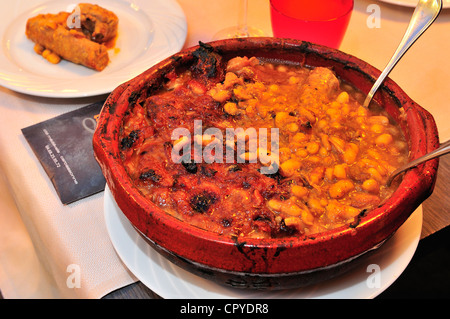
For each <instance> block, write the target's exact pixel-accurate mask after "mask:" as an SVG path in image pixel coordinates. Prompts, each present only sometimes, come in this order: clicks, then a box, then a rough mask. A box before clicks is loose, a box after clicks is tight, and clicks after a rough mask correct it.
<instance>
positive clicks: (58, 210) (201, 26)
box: [0, 0, 450, 298]
mask: <svg viewBox="0 0 450 319" xmlns="http://www.w3.org/2000/svg"><path fill="white" fill-rule="evenodd" d="M2 1H5V0H2ZM44 2H45V1H44ZM8 3H9V2H8ZM179 3H180V5H181V6H182V8H183V10H184V12H185V14H186V17H187V22H188V37H187V40H186V44H185V47H189V46H192V45H195V44H197V43H198V41H199V40H201V41H209V40H210V39H211V38H212V36H213V34H214V33H215V32H216V31H218V30H220V29H222V28H225V27H228V26H230V25H233V24H235V23H236V22H237V16H236V10H237V3H238V1H236V0H233V1H208V0H179ZM268 3H269V1H267V0H249V19H248V21H249V24H250V25H252V26H255V27H259V28H261V29H262V30H263V31H264V32H265V33H266V34H267V35H269V36H270V35H271V29H270V15H269V6H268ZM371 4H375V5H377V6H378V7H379V8H380V13H381V25H380V28H369V27H368V24H367V19H368V18H370V15H371V14H372V13H373V12H367V9H368V8H369V5H371ZM412 11H413V9H411V8H407V7H402V6H396V5H390V4H386V3H384V2H379V1H373V0H356V1H355V9H354V12H353V14H352V18H351V21H350V25H349V29H348V31H347V34H346V36H345V38H344V41H343V43H342V46H341V50H343V51H345V52H347V53H350V54H353V55H355V56H357V57H359V58H361V59H363V60H365V61H367V62H369V63H371V64H372V65H374V66H375V67H377V68H379V69H382V68H383V67H384V66H385V64H386V63H387V61H388V60H389V58H390V57H391V55H392V53H393V52H394V51H395V49H396V47H397V45H398V43H399V42H400V39H401V37H402V36H403V33H404V31H405V30H406V26H407V24H408V22H409V19H410V17H411V14H412ZM14 13H15V14H17V12H15V11H14ZM122 36H124V35H122ZM448 52H450V9H449V10H444V11H443V12H442V13H441V16H440V17H439V18H438V20H437V21H436V22H435V24H434V25H432V26H431V28H430V29H429V30H428V31H427V32H426V33H425V34H424V35H423V36H422V37H421V38H420V39H419V40H418V41H417V43H416V44H415V45H414V46H413V47H412V48H411V49H410V51H408V52H407V54H406V55H405V56H404V58H403V59H402V60H401V61H400V63H399V64H398V65H397V66H396V68H395V69H394V70H393V72H392V73H391V78H392V79H393V80H394V81H396V82H397V83H398V84H399V85H400V86H401V87H402V88H403V89H404V90H405V91H406V92H407V93H408V94H409V95H410V96H411V97H412V98H413V99H414V100H415V101H416V102H417V103H419V104H420V105H422V106H423V107H425V108H426V109H427V110H429V111H430V112H431V113H432V114H433V115H434V117H435V120H436V122H437V125H438V129H439V131H440V137H441V140H445V139H448V138H449V137H450V125H449V123H450V115H449V107H448V106H447V105H448V100H449V99H448V97H449V94H450V62H449V59H450V56H449V54H448ZM149 67H150V66H149ZM0 72H1V70H0ZM118 84H119V83H118ZM101 98H104V97H93V98H82V99H70V100H66V99H48V98H39V97H32V96H27V95H23V94H19V93H15V92H13V91H11V90H8V89H6V88H2V87H0V130H1V131H0V150H1V155H0V290H1V292H2V294H3V296H4V297H5V298H100V297H102V296H104V295H105V294H107V293H109V292H111V291H113V290H114V289H117V288H120V287H123V286H125V285H127V284H130V283H132V282H134V281H136V278H135V277H134V276H133V275H132V274H131V273H130V272H129V271H128V270H127V268H126V267H125V266H124V264H123V263H122V261H121V260H120V258H118V256H117V255H116V253H115V251H114V248H113V246H112V244H111V242H110V239H109V236H108V233H107V229H106V226H105V223H104V217H103V193H99V194H96V195H94V196H91V197H89V198H86V199H84V200H81V201H78V202H76V203H73V204H71V205H67V206H63V205H62V204H61V202H60V201H59V198H58V196H57V194H56V192H55V190H54V188H53V185H52V184H51V182H50V180H49V179H48V177H47V175H46V174H45V172H44V170H43V168H42V167H41V166H40V164H39V162H38V160H37V159H36V157H35V156H34V154H33V152H32V151H31V148H30V147H29V145H28V144H27V142H26V140H25V138H24V137H23V135H22V133H21V129H22V128H24V127H27V126H29V125H32V124H35V123H38V122H41V121H43V120H46V119H49V118H52V117H54V116H57V115H59V114H62V113H64V112H68V111H71V110H74V109H76V108H79V107H81V106H85V105H88V104H90V103H91V102H95V101H97V100H99V99H101ZM74 276H78V277H74ZM74 278H75V281H74ZM77 279H80V281H79V282H78V281H76V280H77Z"/></svg>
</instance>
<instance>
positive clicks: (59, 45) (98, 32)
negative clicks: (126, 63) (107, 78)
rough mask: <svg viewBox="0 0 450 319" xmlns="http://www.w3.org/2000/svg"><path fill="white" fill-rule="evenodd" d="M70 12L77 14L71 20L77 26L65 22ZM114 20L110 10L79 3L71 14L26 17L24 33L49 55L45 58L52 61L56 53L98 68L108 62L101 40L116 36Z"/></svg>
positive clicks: (105, 40)
mask: <svg viewBox="0 0 450 319" xmlns="http://www.w3.org/2000/svg"><path fill="white" fill-rule="evenodd" d="M74 14H79V15H80V16H79V17H76V19H75V21H80V25H79V28H70V27H69V26H71V24H69V25H68V21H70V20H71V19H72V18H73V16H74ZM77 19H78V20H77ZM118 22H119V20H118V18H117V16H116V15H115V14H114V13H112V12H111V11H108V10H106V9H103V8H101V7H99V6H97V5H90V4H80V5H79V6H78V7H77V8H76V9H75V11H73V12H72V13H69V12H60V13H58V14H39V15H37V16H35V17H33V18H30V19H28V21H27V25H26V35H27V37H28V38H29V39H30V40H32V41H33V42H35V43H36V44H37V45H38V46H39V49H35V51H36V52H42V53H44V52H47V54H46V55H45V57H47V56H48V57H50V59H49V58H47V59H48V60H49V61H50V62H52V63H55V62H57V61H58V60H57V59H55V55H57V56H59V57H61V58H63V59H65V60H68V61H71V62H73V63H77V64H81V65H84V66H86V67H89V68H91V69H94V70H97V71H102V70H103V69H105V67H106V66H107V65H108V63H109V56H108V50H107V47H106V46H105V43H106V42H107V41H110V40H112V39H114V38H115V37H116V36H117V27H118ZM43 56H44V55H43Z"/></svg>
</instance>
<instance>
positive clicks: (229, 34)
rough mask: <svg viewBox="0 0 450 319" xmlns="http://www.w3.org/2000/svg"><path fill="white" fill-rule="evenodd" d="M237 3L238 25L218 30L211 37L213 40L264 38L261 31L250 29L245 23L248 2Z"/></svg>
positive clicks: (246, 0) (240, 0)
mask: <svg viewBox="0 0 450 319" xmlns="http://www.w3.org/2000/svg"><path fill="white" fill-rule="evenodd" d="M239 2H240V3H239V10H238V12H239V15H238V25H237V26H234V27H228V28H225V29H223V30H220V31H219V32H217V33H216V34H215V35H214V36H213V40H221V39H230V38H247V37H261V36H264V32H263V31H261V30H260V29H257V28H254V27H251V26H249V25H248V23H247V16H248V0H239Z"/></svg>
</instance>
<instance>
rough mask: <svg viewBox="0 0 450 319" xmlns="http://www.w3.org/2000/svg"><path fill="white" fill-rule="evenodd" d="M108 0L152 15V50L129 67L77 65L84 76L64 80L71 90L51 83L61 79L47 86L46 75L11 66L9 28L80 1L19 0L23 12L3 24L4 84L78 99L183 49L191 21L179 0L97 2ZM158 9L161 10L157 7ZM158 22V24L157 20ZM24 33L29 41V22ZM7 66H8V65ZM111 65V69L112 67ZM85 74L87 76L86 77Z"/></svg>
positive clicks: (0, 74)
mask: <svg viewBox="0 0 450 319" xmlns="http://www.w3.org/2000/svg"><path fill="white" fill-rule="evenodd" d="M108 2H110V3H114V4H115V5H117V6H121V5H122V6H129V11H133V10H134V11H136V12H138V13H139V14H142V15H146V16H148V18H149V20H150V23H152V27H153V29H152V30H150V31H149V33H150V32H152V33H153V35H149V37H153V39H151V40H150V41H152V42H151V43H150V44H149V46H150V47H149V52H146V54H141V55H140V56H139V57H138V58H136V59H135V60H132V61H130V63H129V64H128V65H127V67H126V68H119V67H117V68H114V65H113V64H112V63H111V64H110V65H109V66H108V67H107V68H106V69H105V70H103V71H101V72H96V71H92V72H89V71H91V70H88V71H86V69H87V68H85V67H83V66H75V67H78V68H81V69H80V70H81V71H80V73H81V74H82V76H81V80H80V77H76V78H75V79H74V80H70V79H67V80H63V81H61V82H64V83H65V85H67V86H68V87H70V89H63V88H61V85H59V83H57V84H56V86H57V87H58V88H56V89H53V88H52V87H51V85H52V84H54V83H56V81H57V80H55V79H52V80H51V81H50V80H48V83H49V84H50V86H48V85H47V86H46V85H45V81H46V79H45V77H44V76H40V75H36V74H32V73H31V72H27V70H23V68H21V66H20V65H12V66H11V64H14V61H11V59H10V58H9V57H8V55H10V52H9V48H10V46H11V45H12V44H11V43H12V42H13V41H11V36H9V37H8V36H7V35H9V34H10V33H12V31H13V30H12V31H10V30H9V27H10V26H11V25H13V24H18V22H17V21H16V20H17V19H24V17H25V16H27V14H31V13H36V14H37V13H45V11H42V10H45V9H43V8H46V7H50V8H52V7H55V6H59V5H61V11H64V10H65V8H66V7H67V6H68V5H70V4H71V3H73V4H76V3H77V2H76V1H75V0H62V1H61V0H59V1H56V0H53V1H46V2H44V1H35V2H33V3H32V4H28V3H27V2H25V1H22V2H19V1H17V2H15V6H18V7H19V8H18V9H17V8H16V10H19V12H22V13H20V14H19V15H18V16H16V17H14V18H11V17H8V19H5V20H4V21H6V23H5V25H3V26H0V37H1V38H0V39H1V42H0V44H1V47H0V48H1V52H0V66H3V70H0V85H1V86H4V87H6V88H8V89H10V90H13V91H16V92H19V93H24V94H27V95H32V96H40V97H49V98H78V97H89V96H97V95H103V94H109V93H110V92H111V91H112V90H114V89H115V88H116V87H117V86H119V85H120V84H121V83H123V82H126V81H128V80H130V79H132V78H134V77H135V76H137V75H139V74H140V73H142V72H143V71H145V70H146V69H148V68H150V67H151V66H152V65H154V64H156V63H158V62H159V61H161V60H163V59H164V58H167V57H169V56H170V55H172V54H174V53H176V52H178V51H180V50H181V49H182V47H183V45H184V43H185V41H186V37H187V21H186V17H185V15H184V12H183V10H182V8H181V6H180V5H179V4H178V2H177V1H176V0H150V1H149V0H131V1H126V0H120V1H116V2H112V0H98V1H97V3H98V4H99V5H102V4H104V3H106V4H107V3H108ZM56 3H57V4H56ZM152 6H153V7H152ZM105 7H106V6H105ZM151 8H153V10H150V9H151ZM155 8H156V9H158V10H155ZM162 9H164V10H162ZM161 11H163V12H161ZM2 16H3V17H4V18H6V13H5V12H3V13H0V18H2ZM30 17H31V15H30ZM8 21H9V22H8ZM155 21H156V22H157V23H155ZM120 28H121V24H120V19H119V30H120ZM20 32H21V34H23V35H20V36H23V38H24V39H25V40H27V39H26V36H25V25H24V26H23V32H22V30H20ZM18 33H19V32H18ZM18 36H19V35H18ZM120 36H123V35H121V34H119V37H120ZM30 42H31V41H30ZM152 47H156V48H157V50H155V51H152V50H151V49H152ZM31 48H32V46H31ZM119 54H120V53H119ZM63 62H65V63H67V64H68V65H73V64H72V63H70V62H66V61H62V62H61V63H63ZM112 62H114V61H112ZM46 63H47V62H46ZM8 65H9V66H8ZM5 66H8V67H7V68H5ZM46 67H47V66H45V68H46ZM48 67H49V68H51V67H52V65H50V63H48ZM109 67H111V68H110V69H108V68H109ZM71 68H73V66H71ZM86 74H87V75H86ZM85 75H86V76H85ZM84 76H85V78H83V77H84ZM108 78H109V79H108ZM35 80H37V81H35ZM83 80H84V81H83ZM86 81H87V82H86Z"/></svg>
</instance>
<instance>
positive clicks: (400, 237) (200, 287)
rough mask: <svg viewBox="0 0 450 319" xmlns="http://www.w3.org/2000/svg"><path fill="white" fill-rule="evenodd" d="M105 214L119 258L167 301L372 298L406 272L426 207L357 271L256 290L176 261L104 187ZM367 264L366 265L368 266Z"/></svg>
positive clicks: (420, 209) (415, 246)
mask: <svg viewBox="0 0 450 319" xmlns="http://www.w3.org/2000/svg"><path fill="white" fill-rule="evenodd" d="M104 215H105V222H106V226H107V230H108V234H109V237H110V239H111V242H112V245H113V246H114V249H115V251H116V253H117V254H118V256H119V258H120V259H121V260H122V261H123V262H124V264H125V265H126V267H127V268H128V269H129V270H130V271H131V272H132V273H133V274H134V275H135V276H136V278H138V280H140V281H141V282H142V283H143V284H144V285H145V286H147V287H148V288H149V289H151V290H152V291H153V292H155V293H156V294H157V295H159V296H160V297H162V298H167V299H184V298H192V299H196V298H199V299H237V298H246V299H255V298H256V299H267V298H270V299H278V298H283V299H284V298H291V299H299V298H301V299H303V298H311V299H371V298H375V297H376V296H378V295H379V294H380V293H382V292H383V291H384V290H385V289H387V288H388V287H389V286H390V285H391V284H392V283H393V282H394V281H395V280H396V279H397V278H398V277H399V276H400V275H401V274H402V272H403V271H404V270H405V268H406V267H407V265H408V264H409V262H410V261H411V259H412V257H413V255H414V253H415V251H416V249H417V245H418V243H419V239H420V234H421V230H422V217H423V214H422V206H419V207H418V208H417V209H416V211H415V212H414V213H413V214H412V215H411V216H410V218H409V219H408V220H407V221H406V222H405V223H404V224H403V225H402V226H401V227H400V228H399V229H398V230H397V232H396V233H395V234H394V235H393V236H392V237H391V238H390V239H389V240H388V241H387V242H386V243H384V244H383V245H382V246H381V247H380V248H379V249H378V250H377V251H375V252H374V253H373V254H371V255H370V256H367V257H366V256H363V257H362V258H366V260H364V263H362V264H361V265H359V266H358V267H357V268H356V269H354V270H352V271H351V272H349V273H346V274H344V275H342V276H340V277H338V278H334V279H332V280H329V281H326V282H324V283H320V284H317V285H314V286H310V287H305V288H298V289H291V290H281V291H273V292H271V291H253V290H241V289H234V288H228V287H224V286H222V285H219V284H216V283H213V282H211V281H209V280H207V279H204V278H200V277H198V276H196V275H193V274H191V273H189V272H187V271H186V270H184V269H181V268H180V267H178V266H176V265H174V264H172V263H171V262H169V261H168V260H167V259H165V258H164V257H162V256H161V255H160V254H159V253H157V252H156V251H155V250H154V249H153V248H152V247H150V245H149V244H148V243H147V242H146V241H144V239H143V238H142V237H141V236H140V234H139V233H138V232H137V231H136V230H135V229H134V227H133V226H132V225H131V224H130V222H129V221H128V219H127V218H126V217H125V215H124V214H123V213H122V212H121V210H120V208H119V207H118V206H117V204H116V202H115V200H114V198H113V196H112V194H111V191H110V190H109V187H108V186H106V187H105V194H104ZM366 265H367V266H366ZM369 265H375V267H376V266H377V265H378V266H379V269H380V272H379V274H380V283H379V286H378V285H377V286H374V287H369V284H368V280H369V276H371V273H370V272H369V268H367V267H368V266H369Z"/></svg>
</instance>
